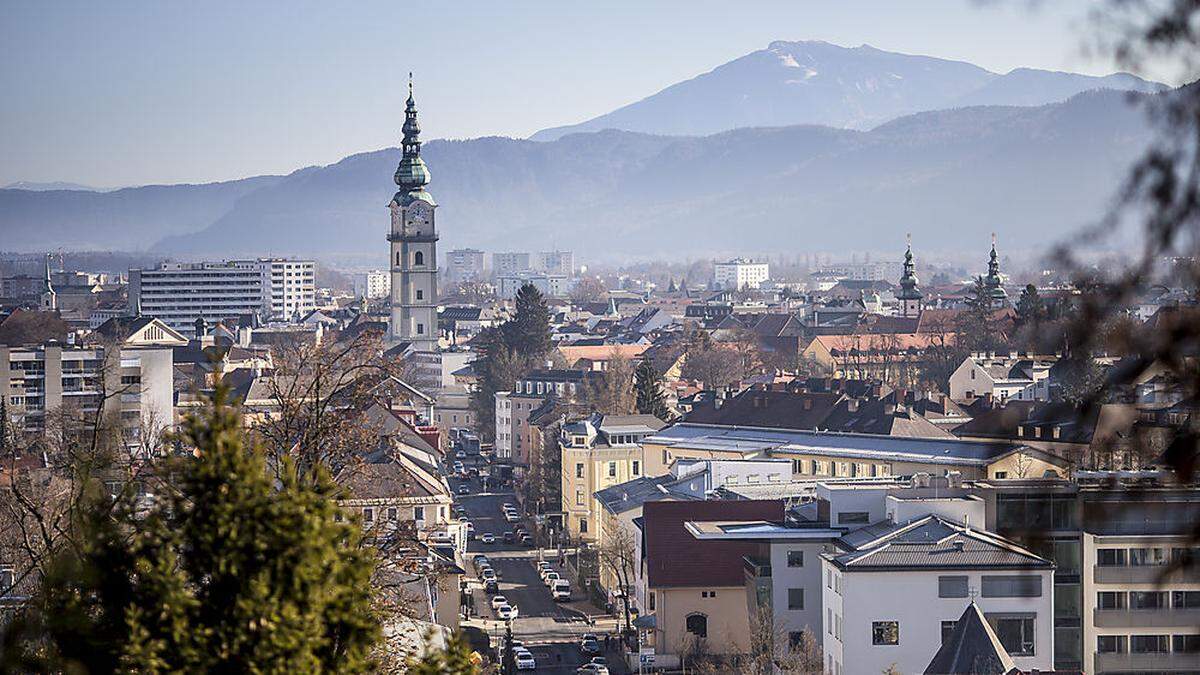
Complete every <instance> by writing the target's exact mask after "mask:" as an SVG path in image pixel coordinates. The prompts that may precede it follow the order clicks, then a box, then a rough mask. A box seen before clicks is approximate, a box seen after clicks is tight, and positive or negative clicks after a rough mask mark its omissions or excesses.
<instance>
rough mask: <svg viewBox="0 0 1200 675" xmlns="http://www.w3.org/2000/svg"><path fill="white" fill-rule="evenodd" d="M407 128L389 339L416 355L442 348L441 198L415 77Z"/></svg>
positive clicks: (395, 224) (393, 239)
mask: <svg viewBox="0 0 1200 675" xmlns="http://www.w3.org/2000/svg"><path fill="white" fill-rule="evenodd" d="M403 131H404V139H403V141H402V142H401V147H402V150H403V152H402V155H401V158H400V165H399V166H398V167H397V168H396V175H395V177H394V179H395V182H396V186H397V187H398V188H399V190H397V191H396V194H395V196H393V197H392V201H391V203H390V204H389V205H388V208H389V209H390V210H391V213H392V224H391V229H390V230H389V232H388V242H389V247H390V249H391V252H390V255H389V256H388V259H389V260H390V261H391V272H392V288H391V304H392V312H391V323H390V324H389V337H390V339H391V340H392V341H395V342H407V343H411V344H412V349H413V352H415V353H418V354H422V353H424V354H428V353H434V352H437V348H438V324H437V301H438V287H437V274H438V259H437V241H438V234H437V225H436V223H435V222H434V212H435V211H436V210H437V202H435V201H434V200H433V195H431V194H429V191H427V190H426V189H425V186H426V185H428V184H429V179H430V175H429V169H428V168H427V167H426V166H425V161H424V160H423V159H421V125H420V123H419V122H418V121H417V103H416V101H415V100H414V99H413V93H412V82H411V81H410V82H409V83H408V101H407V102H406V103H405V108H404V127H403ZM439 370H440V367H439Z"/></svg>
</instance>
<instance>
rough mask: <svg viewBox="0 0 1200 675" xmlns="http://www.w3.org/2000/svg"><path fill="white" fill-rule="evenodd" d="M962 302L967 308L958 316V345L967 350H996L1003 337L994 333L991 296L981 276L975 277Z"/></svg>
mask: <svg viewBox="0 0 1200 675" xmlns="http://www.w3.org/2000/svg"><path fill="white" fill-rule="evenodd" d="M964 302H965V303H966V305H967V310H966V311H965V312H963V313H962V314H961V315H960V316H959V320H958V326H957V331H958V336H959V345H960V346H962V347H965V348H966V349H968V350H969V351H995V350H997V349H998V347H999V345H1001V344H1002V343H1003V339H1002V336H999V335H997V334H996V327H995V319H994V318H993V312H992V309H993V307H992V296H991V294H990V293H989V292H988V287H987V282H986V281H984V278H983V277H982V276H978V277H975V282H974V283H973V284H972V285H971V288H970V290H968V291H967V297H966V299H965V301H964Z"/></svg>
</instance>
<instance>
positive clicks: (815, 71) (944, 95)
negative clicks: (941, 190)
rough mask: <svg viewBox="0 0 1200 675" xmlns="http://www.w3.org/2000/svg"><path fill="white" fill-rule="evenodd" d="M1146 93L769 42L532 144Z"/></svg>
mask: <svg viewBox="0 0 1200 675" xmlns="http://www.w3.org/2000/svg"><path fill="white" fill-rule="evenodd" d="M1100 88H1113V89H1130V90H1136V91H1154V90H1158V89H1161V88H1163V85H1160V84H1157V83H1153V82H1147V81H1146V80H1142V79H1140V78H1138V77H1135V76H1133V75H1128V74H1124V73H1121V74H1116V75H1109V76H1107V77H1092V76H1088V75H1078V74H1074V73H1057V72H1050V71H1045V70H1034V69H1029V68H1020V69H1017V70H1014V71H1012V72H1010V73H1008V74H1005V75H999V74H996V73H993V72H990V71H987V70H984V69H983V68H980V67H978V66H974V65H971V64H969V63H965V62H962V61H950V60H946V59H939V58H933V57H929V56H913V55H909V54H898V53H895V52H887V51H882V50H879V49H875V48H874V47H871V46H869V45H863V46H861V47H855V48H848V47H840V46H838V45H833V44H829V43H827V42H782V41H777V42H772V43H771V44H770V45H768V46H767V48H766V49H762V50H759V51H755V52H752V53H750V54H747V55H746V56H743V57H741V58H738V59H735V60H733V61H730V62H729V63H726V64H724V65H721V66H718V67H717V68H714V69H713V70H711V71H709V72H707V73H704V74H702V75H699V76H697V77H694V78H692V79H690V80H686V81H684V82H680V83H678V84H674V85H671V86H670V87H667V88H666V89H663V90H662V91H660V92H658V93H656V94H654V95H652V96H649V97H647V98H644V99H642V100H640V101H637V102H635V103H631V104H629V105H627V106H624V107H621V108H618V109H617V110H614V111H612V112H610V113H606V114H604V115H601V116H599V117H596V118H593V119H590V120H587V121H585V122H581V123H579V124H572V125H567V126H562V127H555V128H551V129H544V130H542V131H539V132H537V133H535V134H534V135H533V136H531V138H532V139H533V140H538V141H551V140H554V139H557V138H561V137H562V136H564V135H567V134H572V133H579V132H587V131H599V130H601V129H622V130H626V131H638V132H643V133H650V134H667V135H708V134H713V133H718V132H721V131H728V130H730V129H736V128H741V127H757V126H787V125H794V124H820V125H826V126H833V127H842V128H848V129H868V128H870V127H872V126H875V125H877V124H880V123H882V122H885V121H887V120H891V119H895V118H897V117H900V116H902V115H908V114H912V113H916V112H922V111H929V110H940V109H944V108H950V107H960V106H969V105H1023V106H1037V105H1045V104H1047V103H1057V102H1061V101H1065V100H1066V99H1068V98H1070V97H1071V96H1074V95H1075V94H1079V93H1081V92H1084V91H1087V90H1090V89H1100Z"/></svg>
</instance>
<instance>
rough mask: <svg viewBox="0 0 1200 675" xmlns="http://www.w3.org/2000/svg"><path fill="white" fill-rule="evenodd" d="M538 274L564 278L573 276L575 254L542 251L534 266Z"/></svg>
mask: <svg viewBox="0 0 1200 675" xmlns="http://www.w3.org/2000/svg"><path fill="white" fill-rule="evenodd" d="M535 267H536V269H537V270H538V271H539V272H545V273H546V274H557V275H561V276H564V277H573V276H575V254H574V253H572V252H571V251H542V252H540V253H538V254H537V261H536V265H535Z"/></svg>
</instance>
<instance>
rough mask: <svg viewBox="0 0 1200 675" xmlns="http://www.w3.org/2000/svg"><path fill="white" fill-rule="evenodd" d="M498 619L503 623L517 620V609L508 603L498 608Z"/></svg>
mask: <svg viewBox="0 0 1200 675" xmlns="http://www.w3.org/2000/svg"><path fill="white" fill-rule="evenodd" d="M496 618H498V619H500V620H501V621H508V620H509V619H515V618H517V608H516V607H514V606H513V605H510V604H508V603H507V602H506V603H504V604H502V605H500V606H498V607H496Z"/></svg>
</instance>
